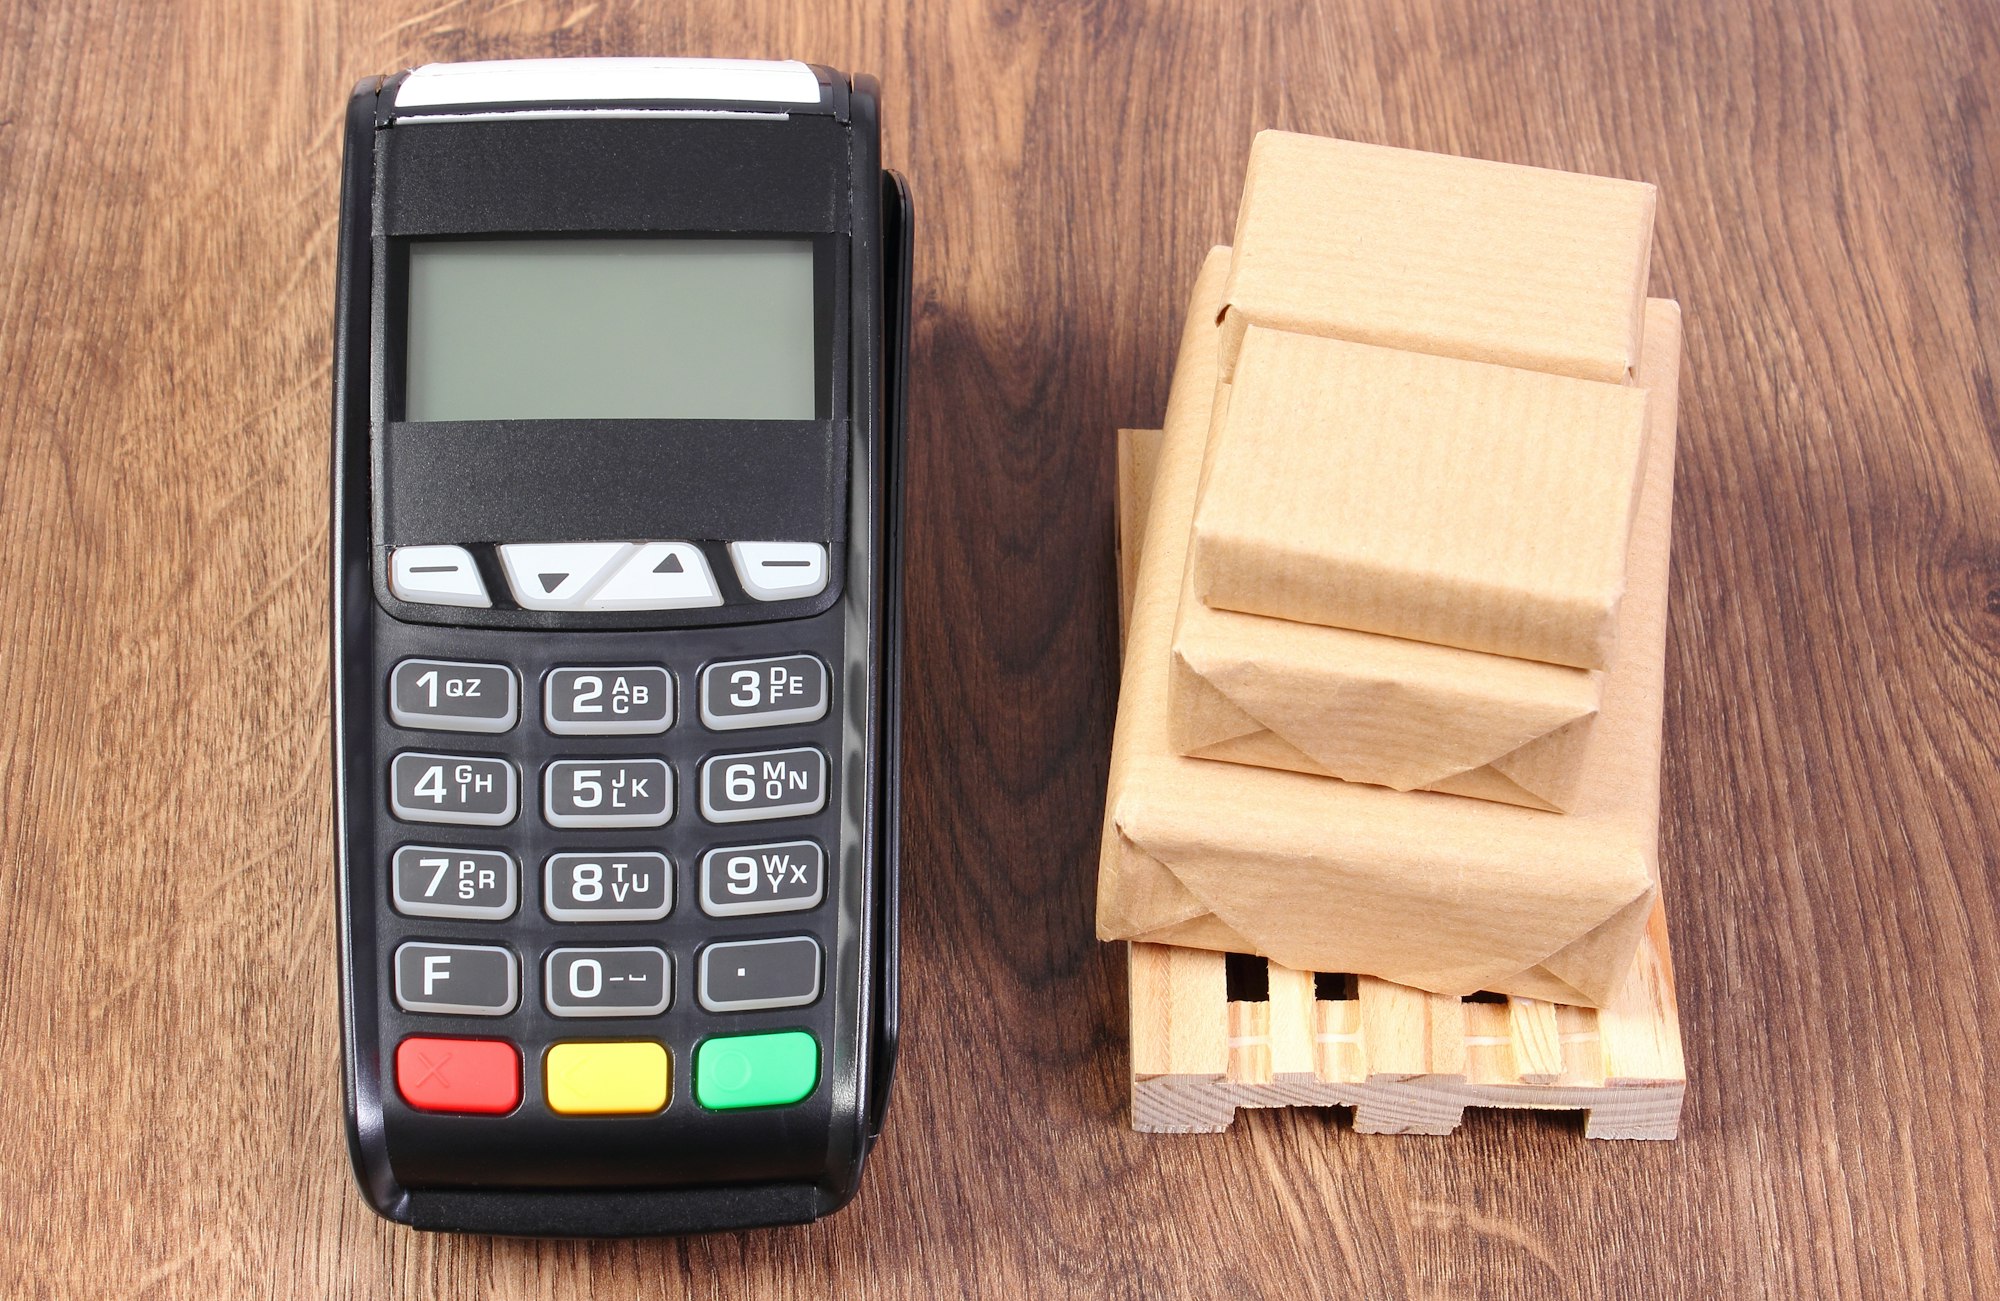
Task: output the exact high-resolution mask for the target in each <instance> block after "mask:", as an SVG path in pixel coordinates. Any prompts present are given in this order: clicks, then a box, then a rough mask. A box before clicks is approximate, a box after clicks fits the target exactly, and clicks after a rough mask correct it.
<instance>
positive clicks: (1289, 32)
mask: <svg viewBox="0 0 2000 1301" xmlns="http://www.w3.org/2000/svg"><path fill="white" fill-rule="evenodd" d="M904 8H905V7H904V6H902V5H892V6H885V7H884V8H883V9H882V10H880V11H873V10H870V11H865V12H864V11H862V10H860V9H858V8H857V9H854V10H852V11H850V10H847V9H846V8H844V7H843V6H841V5H838V4H834V3H814V4H805V3H792V4H786V3H778V2H777V0H771V2H769V3H759V2H757V0H737V2H736V3H731V4H717V5H705V6H701V9H702V12H701V13H699V14H695V15H683V14H682V12H681V11H682V9H683V6H678V5H675V6H668V5H646V6H635V5H630V4H624V3H590V2H589V0H577V2H575V3H559V2H555V0H546V2H545V0H467V2H463V3H461V2H456V0H443V2H442V3H411V4H406V5H402V6H397V5H392V4H389V3H385V2H384V3H356V4H351V5H335V4H331V3H317V4H316V3H309V2H308V0H273V2H272V3H268V4H260V5H246V4H234V3H222V2H221V0H199V2H190V3H176V4H172V5H166V4H159V5H150V4H129V3H115V2H112V0H82V2H79V3H71V4H61V3H54V2H53V0H50V2H44V3H36V2H34V0H16V3H14V4H12V5H10V6H8V7H7V8H6V10H5V12H4V15H0V87H4V99H0V275H4V277H5V279H4V285H5V291H4V293H0V411H4V422H3V423H0V437H3V438H4V443H0V746H4V751H0V753H4V769H0V798H4V804H0V855H4V864H0V954H4V956H0V1100H4V1112H3V1113H0V1243H4V1245H0V1294H5V1295H8V1296H22V1295H30V1296H32V1295H42V1294H47V1295H62V1294H74V1295H103V1294H106V1293H124V1292H130V1293H135V1294H143V1295H178V1296H189V1297H217V1296H273V1297H292V1296H301V1297H303V1296H318V1295H342V1296H350V1295H351V1296H357V1297H383V1296H388V1295H391V1294H392V1293H396V1294H404V1295H411V1296H425V1295H453V1294H456V1295H479V1296H516V1295H520V1296H549V1297H581V1296H585V1295H589V1296H596V1297H611V1296H622V1295H644V1296H682V1295H687V1296H713V1297H735V1296H757V1295H776V1294H782V1293H787V1292H796V1293H799V1294H804V1295H814V1296H841V1297H846V1296H860V1295H868V1296H934V1295H940V1294H949V1293H962V1294H967V1295H976V1294H991V1295H1057V1294H1077V1295H1092V1296H1095V1295H1107V1294H1111V1295H1131V1296H1149V1297H1150V1296H1159V1295H1167V1294H1172V1293H1187V1294H1191V1295H1219V1294H1227V1295H1235V1296H1249V1295H1264V1294H1272V1295H1281V1294H1282V1295H1301V1296H1303V1295H1334V1294H1352V1295H1364V1294H1365V1295H1370V1296H1400V1295H1421V1296H1475V1295H1477V1296H1493V1295H1499V1294H1503V1293H1519V1294H1524V1295H1525V1294H1534V1295H1550V1294H1556V1295H1562V1294H1575V1295H1627V1296H1636V1295H1658V1294H1663V1293H1675V1292H1686V1293H1688V1294H1692V1295H1704V1296H1721V1295H1728V1296H1747V1295H1752V1294H1756V1293H1760V1292H1762V1293H1770V1294H1774V1295H1779V1296H1828V1295H1834V1294H1848V1295H1858V1296H1905V1295H1911V1296H1914V1295H1924V1296H1964V1295H1969V1294H1971V1293H1973V1292H1974V1291H1978V1290H1984V1291H1986V1292H1989V1293H1991V1292H1996V1291H2000V1263H1996V1261H2000V1255H1997V1254H1996V1250H1995V1247H1994V1243H1995V1239H1996V1236H2000V1226H1996V1223H1995V1218H1996V1171H2000V1167H1996V1164H1995V1161H1996V1158H1995V1155H1994V1147H1995V1144H1994V1141H1993V1140H1994V1137H1995V1125H1996V1121H1995V1119H1994V1114H1993V1113H1994V1111H1995V1109H1996V1107H2000V1090H1996V1086H1995V1084H1994V1071H1993V1069H1992V1067H1991V1065H1990V1063H1991V1062H1992V1060H1993V1054H1994V1048H1993V1047H1992V1025H1993V1015H1992V1009H1993V1008H1994V1007H1995V1006H2000V960H1997V959H1996V952H2000V920H1996V912H2000V897H1996V896H2000V777H1996V749H2000V471H1996V468H1995V454H1996V449H2000V397H1996V393H2000V315H1996V313H2000V129H1996V128H2000V95H1997V94H1996V90H1995V87H1996V85H2000V10H1996V9H1995V8H1994V6H1993V5H1991V4H1990V3H1987V2H1986V0H1931V3H1927V4H1923V5H1914V4H1903V3H1894V2H1892V0H1881V2H1880V3H1875V4H1867V5H1864V4H1847V3H1834V2H1832V0H1823V2H1820V3H1811V4H1792V3H1782V4H1781V3H1772V2H1770V0H1766V2H1765V3H1757V4H1748V3H1735V2H1725V0H1715V2H1714V3H1711V4H1708V5H1695V4H1676V3H1668V2H1666V0H1661V2H1660V3H1656V4H1652V5H1637V4H1615V3H1604V4H1601V5H1583V4H1569V3H1565V4H1550V5H1529V4H1525V3H1522V4H1501V5H1494V4H1486V3H1470V2H1465V3H1458V2H1448V0H1401V2H1400V3H1394V4H1391V3H1379V4H1378V3H1370V4H1342V3H1327V4H1324V5H1320V6H1310V5H1299V6H1290V5H1282V4H1277V3H1262V2H1260V0H1252V2H1251V3H1248V4H1242V5H1213V6H1193V5H1190V6H1187V7H1186V8H1187V9H1188V12H1172V11H1170V7H1169V6H1168V5H1165V4H1150V5H1136V4H1135V5H1132V6H1129V7H1121V6H1118V5H1112V4H1107V5H1101V6H1081V5H1070V4H1066V5H1051V6H1049V7H1047V8H1046V9H1045V10H1044V9H1038V8H1037V7H1036V6H1034V5H1030V4H1001V3H990V4H974V3H965V4H942V3H940V4H932V5H920V6H910V7H909V8H910V10H911V12H909V13H907V14H906V13H905V12H904ZM658 51H665V52H688V53H713V54H730V55H753V54H761V53H768V52H794V53H797V54H799V55H801V56H803V57H808V58H813V59H817V60H821V61H824V62H828V63H832V64H834V65H837V66H841V67H846V68H858V69H866V70H870V71H873V72H875V73H877V74H879V75H880V76H881V79H882V81H883V84H884V86H885V87H886V88H887V95H888V112H887V121H888V144H887V152H888V155H889V158H890V160H891V162H892V163H893V164H894V165H896V166H899V167H901V168H903V169H905V170H906V171H907V172H908V173H909V175H910V177H911V180H912V182H913V184H914V186H915V190H916V198H917V203H918V210H919V213H920V216H921V222H922V227H921V242H920V247H919V252H918V258H917V262H918V284H917V309H916V355H917V358H918V371H917V382H916V384H915V390H914V392H915V396H914V416H913V421H912V427H911V431H910V434H911V465H912V479H911V483H910V493H909V509H910V521H911V535H912V538H913V542H912V545H911V555H910V564H911V569H910V575H909V591H910V599H911V629H910V648H911V656H910V661H909V669H908V699H909V711H908V714H909V717H908V730H907V735H906V746H907V755H908V765H909V778H908V782H907V803H906V808H905V811H904V843H905V846H906V852H905V863H906V879H905V886H904V890H905V895H904V916H905V930H904V944H905V949H904V954H905V958H904V964H905V965H904V972H905V976H904V1007H905V1009H906V1017H907V1020H906V1040H905V1047H904V1051H903V1065H902V1071H901V1076H900V1078H899V1080H898V1081H897V1097H896V1102H895V1106H894V1110H893V1113H892V1116H891V1124H890V1128H889V1132H888V1134H887V1136H886V1138H885V1139H884V1141H883V1144H882V1146H881V1148H880V1149H879V1151H878V1153H877V1155H876V1157H875V1158H874V1160H873V1162H872V1164H871V1166H870V1169H869V1172H868V1176H867V1180H866V1185H865V1187H864V1189H863V1191H862V1194H861V1197H860V1198H859V1200H858V1202H857V1203H856V1204H855V1205H854V1206H853V1207H852V1208H851V1209H849V1210H847V1211H846V1212H844V1213H842V1214H841V1215H839V1216H838V1217H836V1218H834V1219H832V1220H830V1221H828V1222H826V1223H824V1224H821V1225H817V1226H814V1227H810V1228H799V1229H788V1230H780V1231H772V1232H765V1233H758V1234H745V1235H724V1236H718V1237H711V1238H704V1239H698V1240H691V1241H681V1242H672V1241H669V1242H637V1243H630V1242H628V1243H596V1244H588V1243H534V1242H515V1241H488V1240H459V1239H452V1238H443V1237H436V1236H426V1235H419V1234H415V1233H412V1232H409V1231H407V1230H404V1229H400V1228H396V1227H392V1226H390V1225H387V1224H384V1223H381V1222H379V1221H377V1220H376V1219H375V1218H374V1217H373V1216H372V1215H371V1214H370V1213H369V1212H368V1211H367V1210H366V1209H365V1208H364V1207H363V1205H362V1203H361V1201H360V1199H359V1198H358V1197H357V1196H356V1195H355V1193H354V1191H353V1189H352V1188H351V1187H350V1177H349V1174H348V1170H347V1158H346V1153H345V1151H344V1149H343V1145H342V1142H341V1139H340V1120H339V1109H340V1097H339V1086H338V1078H339V1077H338V1067H337V1053H338V1051H339V1050H338V1043H337V1033H336V1026H335V1016H334V1008H335V985H334V963H333V928H332V924H333V901H332V893H331V886H332V872H331V857H330V855H331V842H330V836H331V826H330V812H329V809H330V801H329V766H328V755H327V750H328V724H327V645H328V634H327V626H326V619H327V602H326V582H325V574H326V569H327V555H326V537H327V524H326V509H325V503H326V493H327V483H326V474H327V403H328V353H329V347H330V345H329V339H328V321H329V315H330V311H331V306H332V295H333V253H334V240H333V234H334V213H335V205H334V200H335V187H336V173H337V161H338V160H337V154H338V150H339V137H338V133H337V128H338V125H339V122H340V113H341V105H342V102H343V99H344V97H345V95H346V92H347V89H348V87H349V86H350V85H351V84H352V83H353V82H354V80H355V79H356V78H358V77H359V76H361V75H362V74H364V73H370V72H378V71H387V70H391V69H395V68H400V67H404V66H407V65H411V64H415V63H419V62H423V61H425V60H428V59H470V58H492V57H501V56H516V55H557V54H572V55H573V54H594V53H609V52H635V53H636V52H658ZM1264 126H1283V127H1289V128H1294V129H1298V130H1305V131H1314V132H1327V133H1338V134H1343V135H1349V136H1354V137H1358V138H1361V139H1366V140H1378V141H1384V142H1389V143H1394V144H1400V145H1412V146H1418V147H1422V148H1427V149H1439V150H1449V151H1455V152H1463V153H1469V154H1476V155H1481V156H1485V157H1493V158H1503V159H1508V160H1512V161H1516V162H1524V163H1540V164H1547V165H1552V166H1558V167H1566V168H1577V169H1582V170H1587V171H1600V172H1607V173H1612V174H1616V175H1622V176H1633V177H1642V178H1646V179H1649V180H1653V181H1656V182H1658V183H1659V185H1660V198H1661V216H1660V224H1659V238H1658V246H1657V252H1656V256H1655V262H1654V266H1655V271H1654V278H1653V291H1654V292H1655V293H1658V294H1664V295H1668V296H1672V297H1675V298H1678V299H1680V300H1681V302H1682V303H1683V304H1684V305H1685V307H1686V310H1687V363H1686V373H1685V380H1684V386H1683V392H1684V402H1683V408H1682V420H1681V425H1682V430H1683V440H1684V441H1683V444H1682V447H1683V451H1682V460H1681V474H1680V496H1679V513H1678V518H1677V519H1676V561H1677V565H1676V571H1675V580H1674V591H1673V603H1674V605H1673V616H1674V629H1673V636H1672V645H1671V650H1670V661H1671V663H1670V671H1669V680H1670V684H1671V696H1670V703H1669V709H1668V721H1667V774H1666V790H1667V794H1666V799H1667V814H1666V830H1665V846H1664V851H1665V862H1666V865H1667V866H1666V870H1667V892H1668V896H1669V903H1670V905H1671V911H1672V921H1673V932H1674V941H1675V950H1676V956H1677V958H1678V965H1679V972H1680V982H1681V984H1680V994H1681V1005H1682V1009H1683V1016H1684V1029H1685V1033H1686V1036H1687V1048H1688V1054H1689V1058H1690V1067H1691V1069H1692V1071H1693V1082H1692V1085H1691V1089H1690V1092H1689V1096H1688V1103H1687V1110H1686V1114H1685V1117H1684V1124H1683V1135H1684V1136H1683V1137H1682V1138H1681V1139H1680V1140H1679V1141H1678V1142H1676V1143H1672V1144H1618V1143H1597V1142H1586V1141H1584V1139H1583V1138H1582V1137H1581V1134H1580V1130H1579V1126H1578V1124H1577V1122H1576V1121H1574V1120H1573V1119H1567V1118H1563V1117H1532V1116H1522V1115H1506V1116H1501V1115H1490V1116H1475V1118H1474V1119H1472V1120H1471V1121H1469V1123H1468V1124H1467V1126H1466V1128H1465V1129H1464V1130H1462V1131H1461V1132H1460V1133H1459V1134H1458V1135H1457V1136H1455V1137H1452V1138H1448V1139H1414V1138H1381V1137H1366V1136H1359V1135H1356V1134H1353V1133H1351V1132H1350V1131H1349V1130H1348V1129H1347V1128H1346V1127H1345V1125H1344V1123H1343V1122H1342V1120H1340V1119H1339V1118H1337V1117H1335V1116H1334V1115H1331V1114H1327V1113H1315V1112H1309V1111H1308V1112H1301V1113H1256V1114H1249V1115H1246V1116H1245V1117H1244V1118H1243V1119H1241V1120H1239V1121H1238V1123H1237V1125H1236V1127H1235V1128H1234V1129H1233V1130H1232V1131H1231V1132H1229V1133H1227V1134H1223V1135H1217V1136H1213V1137H1200V1138H1173V1137H1157V1136H1144V1135H1137V1134H1134V1133H1132V1132H1130V1131H1129V1130H1128V1129H1127V1128H1126V1125H1125V1115H1124V1107H1125V1095H1124V1079H1125V1069H1124V1051H1125V1049H1124V1029H1125V1027H1124V1004H1123V992H1124V990H1123V979H1124V977H1123V974H1122V973H1123V961H1122V955H1121V953H1120V951H1119V950H1118V949H1116V948H1115V947H1112V946H1106V945H1100V944H1098V943H1097V942H1096V941H1095V940H1094V939H1093V938H1092V935H1091V903H1092V888H1093V875H1094V862H1093V858H1094V853H1095V848H1096V841H1097V833H1098V818H1099V814H1100V805H1101V800H1102V795H1103V787H1104V776H1105V759H1106V753H1107V750H1108V747H1109V743H1110V728H1111V716H1112V694H1113V691H1114V689H1115V684H1116V675H1115V671H1114V666H1115V663H1116V659H1117V650H1116V637H1117V628H1116V622H1115V619H1114V617H1113V576H1112V562H1111V551H1110V536H1111V499H1112V497H1111V492H1112V457H1111V447H1112V442H1111V437H1112V431H1113V429H1114V428H1116V427H1117V426H1119V425H1137V426H1145V425H1150V424H1156V423H1157V421H1158V418H1159V415H1160V411H1161V407H1162V404H1163V402H1164V399H1165V395H1166V385H1167V369H1168V365H1169V363H1170V359H1171V358H1172V355H1173V343H1174V340H1175V338H1176V333H1177V331H1178V328H1179V322H1178V320H1177V319H1176V314H1177V311H1178V309H1179V307H1180V304H1181V303H1182V301H1183V298H1184V294H1185V291H1186V289H1187V286H1188V284H1189V281H1190V279H1191V277H1192V275H1193V273H1194V268H1195V264H1196V260H1197V258H1198V257H1199V255H1200V253H1201V251H1202V250H1203V249H1205V248H1206V247H1207V246H1209V245H1210V244H1212V243H1216V242H1223V241H1226V240H1227V239H1228V236H1229V232H1230V222H1231V217H1232V214H1233V212H1234V209H1235V203H1236V194H1237V187H1238V184H1239V182H1240V179H1241V175H1242V169H1243V163H1244V158H1245V154H1246V151H1247V149H1248V147H1249V144H1250V138H1251V134H1252V133H1253V132H1254V131H1255V130H1256V129H1258V128H1259V127H1264Z"/></svg>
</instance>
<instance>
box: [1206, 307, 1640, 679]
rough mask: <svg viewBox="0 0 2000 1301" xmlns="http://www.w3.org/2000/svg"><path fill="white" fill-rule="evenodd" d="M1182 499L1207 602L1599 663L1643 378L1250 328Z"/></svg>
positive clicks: (1615, 588) (1633, 472)
mask: <svg viewBox="0 0 2000 1301" xmlns="http://www.w3.org/2000/svg"><path fill="white" fill-rule="evenodd" d="M1231 392H1232V394H1233V396H1232V398H1231V400H1230V403H1229V406H1228V409H1227V414H1226V415H1225V416H1224V418H1223V419H1222V420H1220V421H1219V422H1218V423H1217V427H1216V428H1215V430H1214V431H1213V433H1212V436H1211V446H1210V449H1209V453H1208V460H1209V468H1208V471H1207V473H1206V475H1205V476H1204V480H1203V484H1202V489H1201V496H1200V502H1199V504H1198V505H1197V506H1196V508H1195V515H1194V540H1193V544H1192V545H1193V554H1192V565H1191V567H1192V569H1193V572H1194V586H1195V592H1196V594H1197V595H1198V596H1199V597H1200V598H1201V599H1202V600H1203V601H1204V602H1206V603H1207V604H1209V605H1211V606H1214V607H1216V608H1218V609H1228V610H1239V611H1242V612H1243V613H1246V614H1266V615H1273V616H1275V617H1277V618H1281V619H1296V620H1300V621H1303V622H1306V623H1313V624H1325V625H1327V626H1330V627H1336V628H1351V629H1354V630H1356V631H1360V632H1375V633H1382V634H1385V635H1387V636H1392V637H1405V638H1411V639H1414V640H1417V641H1425V642H1432V643H1436V644H1438V645H1444V646H1457V647H1460V648H1463V649H1465V650H1473V651H1486V652H1490V653H1491V654H1494V655H1506V656H1513V657H1517V658H1520V659H1530V660H1544V661H1547V662H1549V663H1554V664H1566V665H1572V666H1574V667H1577V668H1585V669H1594V668H1602V667H1603V666H1604V664H1605V662H1606V661H1607V659H1608V658H1609V656H1610V652H1611V644H1612V641H1613V638H1614V636H1615V634H1616V629H1617V612H1618V600H1619V597H1620V596H1622V595H1623V593H1624V590H1625V546H1626V539H1627V537H1628V535H1629V533H1630V531H1631V524H1632V509H1633V500H1634V498H1635V496H1636V495H1637V489H1638V485H1639V470H1640V457H1641V454H1642V452H1643V451H1644V448H1645V438H1646V394H1645V392H1644V390H1642V389H1638V388H1633V387H1629V386H1627V385H1623V384H1600V383H1597V382H1594V381H1591V380H1580V379H1571V378H1569V377H1568V376H1564V375H1543V374H1539V373H1537V372H1535V371H1527V370H1517V369H1514V368H1512V367H1507V366H1493V365H1488V364H1486V363H1484V362H1476V361H1461V360H1459V359H1457V358H1455V357H1436V356H1428V355H1425V354H1423V353H1414V352H1398V351H1396V350H1394V349H1391V348H1377V347H1372V346H1370V345H1368V344H1360V343H1348V342H1346V341H1344V340H1340V339H1320V338H1314V337H1312V336H1311V335H1303V334H1285V333H1281V332H1279V331H1275V330H1266V329H1262V328H1258V327H1252V328H1251V329H1250V330H1249V332H1248V333H1247V334H1246V335H1245V336H1244V340H1243V348H1242V355H1241V357H1240V359H1239V360H1238V362H1237V367H1236V379H1235V382H1234V383H1233V384H1232V385H1231Z"/></svg>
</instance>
